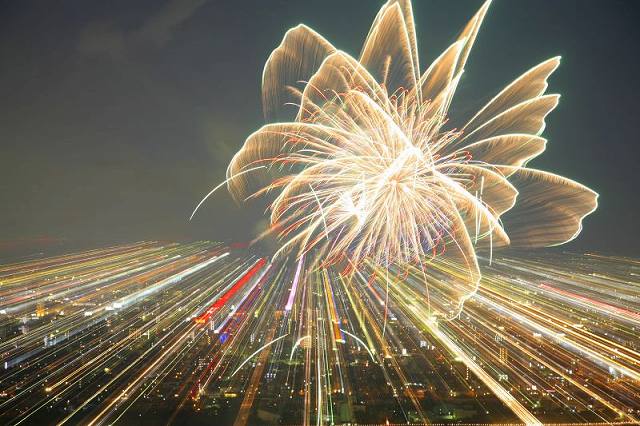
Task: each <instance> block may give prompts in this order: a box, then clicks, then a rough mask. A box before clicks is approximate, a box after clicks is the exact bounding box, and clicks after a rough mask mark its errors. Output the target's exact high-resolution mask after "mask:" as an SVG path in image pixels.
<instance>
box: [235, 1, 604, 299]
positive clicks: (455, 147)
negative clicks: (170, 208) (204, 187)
mask: <svg viewBox="0 0 640 426" xmlns="http://www.w3.org/2000/svg"><path fill="white" fill-rule="evenodd" d="M488 7H489V2H486V3H485V4H484V5H483V6H482V7H481V9H480V10H479V11H478V12H477V13H476V15H475V16H474V17H473V18H472V19H471V20H470V22H469V23H468V24H467V25H466V27H465V28H464V30H463V31H462V33H461V34H460V36H459V37H458V39H457V41H456V42H455V43H453V44H452V45H451V46H450V47H448V48H447V49H446V50H445V51H444V53H442V54H441V55H440V56H439V57H438V58H437V59H436V60H435V61H434V62H433V63H432V64H431V65H430V66H429V67H428V68H427V70H426V71H425V72H424V73H422V74H420V72H419V70H420V67H419V59H418V54H417V45H416V32H415V28H414V23H413V16H412V9H411V2H410V1H408V0H407V1H389V2H387V3H386V4H385V5H384V6H383V7H382V9H381V10H380V12H379V13H378V15H377V17H376V18H375V20H374V22H373V25H372V27H371V30H370V31H369V34H368V36H367V38H366V40H365V43H364V46H363V48H362V52H361V54H360V57H359V59H358V60H356V59H354V58H353V57H351V56H349V55H348V54H347V53H345V52H342V51H339V50H337V49H336V48H334V47H333V46H332V45H331V44H330V43H329V42H328V41H327V40H325V39H324V38H323V37H322V36H320V35H319V34H318V33H316V32H314V31H313V30H311V29H310V28H308V27H307V26H304V25H299V26H297V27H295V28H293V29H291V30H289V31H288V32H287V33H286V35H285V37H284V40H283V41H282V43H281V44H280V46H278V48H277V49H275V50H274V51H273V53H272V54H271V56H270V57H269V59H268V61H267V63H266V66H265V68H264V73H263V88H262V90H263V92H262V96H263V106H264V112H265V117H266V118H267V120H268V121H271V122H272V123H271V124H267V125H266V126H264V127H262V128H261V129H260V130H258V131H257V132H255V133H253V134H252V135H251V136H249V138H248V139H247V140H246V142H245V144H244V146H243V147H242V149H241V150H240V151H239V152H238V153H237V154H236V155H235V157H234V158H233V160H232V162H231V164H230V165H229V168H228V171H227V176H228V179H229V180H228V182H229V189H230V191H231V193H232V194H233V195H234V197H235V198H236V199H238V200H245V199H247V198H251V197H257V196H262V195H265V194H269V193H271V194H273V195H272V197H273V199H272V202H271V203H270V215H271V217H270V219H271V224H272V228H271V231H272V232H276V233H277V234H278V236H279V237H280V238H281V239H282V240H283V241H284V243H283V246H282V249H281V250H282V251H291V250H296V252H297V256H298V257H300V256H302V255H305V254H306V253H309V252H313V253H314V254H313V258H314V259H316V262H318V263H319V264H321V265H328V264H334V263H336V262H341V261H345V260H346V261H348V262H349V263H350V264H351V265H356V266H357V265H359V264H361V263H362V262H364V261H370V262H373V263H374V264H378V265H384V266H386V267H389V266H391V265H396V266H398V265H406V264H407V263H412V264H419V265H420V266H421V269H422V270H424V271H425V278H426V276H427V275H432V276H433V277H432V278H433V279H432V280H428V281H433V282H441V283H442V282H446V285H444V286H443V289H442V291H441V292H444V293H448V296H453V297H454V299H456V300H457V301H458V302H460V301H461V297H464V296H465V295H468V294H469V293H470V292H472V291H473V290H474V289H475V288H476V286H477V283H478V281H479V279H480V271H479V266H478V260H477V253H478V251H479V250H481V249H483V248H487V249H488V250H489V253H491V251H492V250H493V248H499V247H505V246H509V245H510V246H518V247H523V246H524V247H541V246H550V245H557V244H562V243H565V242H567V241H569V240H571V239H573V238H575V236H577V234H578V233H579V232H580V229H581V222H582V219H583V218H584V216H586V215H587V214H589V213H590V212H592V211H593V210H594V209H595V208H596V206H597V194H596V193H595V192H593V191H591V190H590V189H588V188H586V187H584V186H582V185H580V184H579V183H576V182H574V181H572V180H569V179H566V178H564V177H561V176H557V175H554V174H551V173H547V172H544V171H540V170H535V169H531V168H527V167H526V163H527V162H528V161H529V160H531V159H532V158H534V157H536V156H537V155H539V154H540V153H541V152H542V151H544V149H545V144H546V140H545V139H543V138H542V137H540V134H541V133H542V131H543V130H544V127H545V121H544V120H545V117H546V116H547V114H549V112H551V111H552V110H553V109H554V108H555V107H556V105H557V104H558V100H559V95H545V94H544V93H545V91H546V89H547V78H548V77H549V75H551V73H552V72H553V71H554V70H555V69H556V68H557V67H558V65H559V63H560V58H559V57H556V58H552V59H550V60H547V61H545V62H543V63H541V64H539V65H537V66H535V67H533V68H532V69H530V70H529V71H527V72H525V73H524V74H523V75H522V76H521V77H519V78H517V79H516V80H515V81H514V82H513V83H511V84H509V85H508V86H507V87H506V88H505V89H504V90H503V91H501V92H500V93H498V94H497V95H496V96H495V97H494V98H493V99H492V100H491V101H490V102H489V103H488V104H487V105H486V106H485V107H483V108H482V109H481V110H480V111H479V112H478V113H477V114H476V115H475V116H473V117H472V118H471V119H470V120H469V121H468V122H467V124H465V125H464V126H463V127H462V128H461V129H452V128H448V126H447V118H448V111H449V107H450V104H451V101H452V98H453V96H454V93H455V91H456V88H457V86H458V82H459V81H460V78H461V76H462V74H463V71H464V68H465V64H466V62H467V58H468V56H469V52H470V50H471V47H472V46H473V43H474V42H475V40H476V36H477V34H478V30H479V29H480V26H481V23H482V21H483V19H484V17H485V14H486V12H487V9H488ZM292 106H293V108H292ZM287 113H289V114H290V117H287ZM249 170H251V173H248V171H249ZM503 215H504V216H503ZM490 256H491V254H490ZM426 264H428V266H427V265H426ZM457 305H458V306H459V305H460V303H458V304H457ZM449 310H450V309H449ZM454 311H455V310H454Z"/></svg>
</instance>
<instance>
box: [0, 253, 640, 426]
mask: <svg viewBox="0 0 640 426" xmlns="http://www.w3.org/2000/svg"><path fill="white" fill-rule="evenodd" d="M394 274H395V273H394ZM639 274H640V262H638V261H636V260H633V259H628V258H623V257H603V256H598V255H571V254H566V253H562V254H557V253H556V254H553V255H544V254H540V255H536V256H533V257H532V256H527V257H526V258H522V257H497V258H494V262H493V265H492V267H490V268H488V269H487V270H486V271H485V278H484V279H485V280H486V281H485V284H486V286H483V287H482V288H481V289H480V291H479V292H478V294H477V295H476V296H475V297H474V298H473V299H471V300H470V301H468V302H467V304H466V305H465V309H464V311H463V313H462V315H461V316H460V318H459V320H456V321H452V322H448V323H439V324H437V325H436V324H435V323H433V322H431V319H430V318H428V317H427V316H426V315H425V313H424V312H422V311H421V310H420V309H417V307H419V306H420V302H419V300H418V299H419V297H418V296H416V294H415V293H414V287H417V286H419V278H418V277H416V276H415V275H414V271H409V272H408V274H405V273H404V271H402V272H401V271H398V272H397V275H403V277H400V278H399V277H397V276H395V277H394V283H395V282H396V280H398V281H399V280H400V279H401V278H402V284H399V286H398V287H396V286H394V287H392V288H393V290H392V291H393V293H392V294H391V295H390V298H389V299H390V303H389V310H388V313H387V316H386V319H385V314H384V306H383V305H384V297H385V296H384V293H385V289H384V285H383V280H381V279H380V276H379V275H377V274H376V272H375V271H374V270H373V269H369V268H366V269H364V270H362V271H361V273H360V274H357V275H356V276H355V277H354V278H353V279H350V280H349V279H346V278H344V277H341V276H339V275H334V274H332V273H330V272H304V268H300V269H298V268H297V267H295V266H294V265H292V264H291V263H290V262H284V261H283V262H280V263H270V262H265V260H264V258H260V257H258V255H255V254H250V253H248V252H247V251H246V249H241V248H237V249H234V248H230V247H227V246H224V245H221V244H215V243H205V242H199V243H192V244H160V243H156V242H141V243H136V244H130V245H123V246H116V247H109V248H104V249H99V250H91V251H85V252H79V253H72V254H68V255H63V256H57V257H52V258H43V259H38V260H27V261H22V262H18V263H14V264H9V265H5V266H3V267H2V269H1V270H0V280H1V282H2V293H1V294H0V296H1V297H2V303H1V304H0V309H1V311H0V312H2V322H1V323H0V327H1V333H2V346H1V351H2V352H1V353H2V359H3V360H4V366H3V368H2V369H1V374H0V384H1V385H2V394H1V395H0V410H1V412H0V419H2V423H4V424H29V423H31V424H43V423H53V422H55V423H58V424H113V423H122V424H143V423H144V424H162V423H168V424H211V422H212V421H214V422H216V424H307V423H308V424H348V423H350V424H355V423H357V424H385V423H386V422H389V423H390V424H406V423H408V422H409V423H419V424H422V423H425V422H429V423H432V424H438V423H482V424H485V423H509V424H521V423H522V419H532V418H535V419H538V420H539V421H541V422H544V423H545V424H547V423H548V424H556V423H571V424H574V423H575V424H589V423H618V424H621V423H634V422H636V421H637V419H638V418H639V417H640V403H639V401H640V380H639V378H640V369H639V368H638V365H639V364H640V353H639V352H638V351H639V349H640V338H639V336H638V327H640V314H639V313H638V312H639V305H640V303H639V301H638V297H637V296H638V291H637V288H638V287H637V286H638V277H639ZM405 276H406V277H405ZM302 282H306V285H304V286H303V285H300V284H301V283H302ZM218 422H219V423H218Z"/></svg>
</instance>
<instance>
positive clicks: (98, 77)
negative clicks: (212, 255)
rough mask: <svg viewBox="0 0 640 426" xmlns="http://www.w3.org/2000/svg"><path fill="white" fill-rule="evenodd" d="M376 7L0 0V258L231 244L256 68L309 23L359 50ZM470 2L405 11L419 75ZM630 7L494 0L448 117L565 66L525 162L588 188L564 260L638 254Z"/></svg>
mask: <svg viewBox="0 0 640 426" xmlns="http://www.w3.org/2000/svg"><path fill="white" fill-rule="evenodd" d="M382 3H383V0H375V1H374V0H349V1H347V0H325V1H311V0H307V1H283V0H253V1H240V0H209V1H207V0H163V1H148V0H141V1H135V2H132V1H130V0H115V1H109V2H104V1H87V0H65V1H59V2H52V1H47V0H39V1H34V0H21V1H11V0H8V1H2V2H0V64H1V65H0V141H1V143H2V151H1V152H0V196H1V202H2V208H1V210H0V249H2V248H3V247H4V248H5V249H7V248H9V249H10V248H11V247H15V246H16V245H20V244H25V243H26V244H28V243H29V241H33V240H34V239H36V240H37V239H40V238H43V237H45V238H47V239H50V240H53V241H62V242H64V243H65V244H70V245H84V246H99V245H101V244H108V243H116V242H128V241H137V240H141V239H161V240H193V239H205V238H206V239H221V238H222V239H228V240H231V239H237V240H242V239H244V238H246V235H248V234H251V233H252V232H254V230H255V228H256V226H255V225H254V223H256V222H257V218H260V217H261V212H260V211H255V210H256V209H253V211H252V210H251V209H246V208H245V209H242V208H239V207H237V206H235V205H234V204H233V203H232V202H231V200H230V198H229V197H228V195H227V194H226V193H225V192H224V191H221V192H220V193H219V194H218V195H217V196H216V197H215V198H214V199H212V200H211V201H210V202H208V204H207V205H206V208H205V209H203V210H201V212H200V213H199V215H198V216H197V217H196V219H195V220H194V222H191V223H189V222H188V221H187V218H188V216H189V214H190V212H191V210H192V208H193V207H194V205H195V204H196V203H197V202H198V201H199V200H200V198H201V197H202V196H203V195H204V194H205V193H206V192H208V190H209V189H210V188H211V187H213V186H215V185H216V184H217V183H219V182H220V181H221V180H222V179H223V176H224V169H225V167H226V164H227V162H228V160H229V159H230V158H231V156H232V155H233V153H234V151H235V150H237V149H238V148H239V147H240V146H241V144H242V143H243V141H244V138H245V137H246V136H247V135H248V134H249V133H250V132H251V131H253V130H255V129H256V128H258V127H260V126H261V125H262V124H263V123H262V113H261V110H260V93H259V82H260V76H261V72H262V67H263V64H264V62H265V60H266V58H267V56H268V55H269V53H270V52H271V50H272V49H273V48H275V47H276V46H277V45H278V44H279V43H280V40H281V39H282V36H283V35H284V32H285V31H286V30H287V29H288V28H290V27H292V26H294V25H296V24H298V23H300V22H304V23H306V24H307V25H309V26H311V27H312V28H314V29H315V30H317V31H318V32H320V33H321V34H323V35H324V36H325V37H326V38H327V39H328V40H329V41H331V42H332V43H333V44H334V45H335V46H336V47H338V48H340V49H342V50H345V51H347V52H349V53H351V54H353V55H354V56H357V54H358V53H359V51H360V47H361V43H362V42H363V40H364V37H365V35H366V33H367V30H368V28H369V26H370V24H371V22H372V20H373V18H374V16H375V14H376V13H377V11H378V8H379V7H380V6H381V5H382ZM480 4H481V2H480V1H479V0H468V1H466V0H465V1H462V0H460V1H457V0H456V1H453V0H414V13H415V18H416V25H417V31H418V44H419V48H420V50H421V64H422V67H423V68H425V67H426V65H427V64H428V63H429V62H430V61H431V60H432V59H434V58H435V57H436V56H437V55H438V54H439V53H440V52H441V51H442V50H443V49H444V48H445V47H447V46H448V44H449V43H450V42H452V41H453V40H454V39H455V37H456V36H457V34H458V32H459V31H460V30H461V29H462V26H463V25H464V23H466V21H467V19H468V18H470V17H471V16H472V15H473V13H475V11H476V9H477V8H478V7H479V6H480ZM639 18H640V2H638V1H631V0H627V1H614V0H598V1H592V0H558V1H551V0H547V1H533V0H529V1H524V0H495V1H494V3H493V5H492V6H491V9H490V11H489V14H488V16H487V19H486V20H485V22H484V26H483V28H482V30H481V32H480V35H479V38H478V40H477V42H476V45H475V48H474V50H473V52H472V54H471V57H470V60H469V63H468V64H467V67H466V73H465V74H466V75H465V76H464V78H463V81H462V84H461V88H460V89H459V90H458V93H457V98H456V100H455V101H454V104H453V107H452V109H453V111H454V114H460V115H464V114H471V113H472V112H473V111H474V109H475V108H476V107H479V106H481V105H482V104H483V103H484V102H486V101H487V100H488V99H489V98H490V97H491V96H492V95H493V94H495V93H496V92H497V91H498V90H499V89H501V88H502V87H503V86H504V85H505V84H507V83H509V82H510V81H512V80H513V79H514V78H515V77H517V76H519V75H520V74H521V73H522V72H524V71H525V70H526V69H528V68H529V67H531V66H533V65H535V64H537V63H539V62H541V61H542V60H545V59H547V58H549V57H552V56H555V55H562V57H563V62H562V65H561V67H560V69H559V70H558V71H557V72H556V74H555V75H554V77H552V80H551V86H550V92H558V93H561V94H562V95H563V97H562V100H561V103H560V106H559V107H558V109H556V111H555V112H554V113H553V114H552V115H551V116H550V117H549V118H548V120H547V130H546V131H545V134H544V136H545V137H547V138H548V139H549V145H548V148H547V151H546V152H545V153H544V154H543V155H542V156H541V157H540V158H538V159H536V160H534V161H533V162H532V163H531V166H533V167H537V168H542V169H545V170H549V171H553V172H556V173H559V174H562V175H564V176H567V177H570V178H573V179H575V180H578V181H579V182H582V183H584V184H586V185H588V186H590V187H591V188H593V189H594V190H596V191H597V192H599V193H600V200H599V201H600V207H599V210H598V211H597V212H596V213H595V214H593V215H591V216H589V217H588V218H587V219H586V220H585V222H584V225H585V227H584V230H583V232H582V234H581V236H580V237H579V238H578V239H577V240H576V241H574V242H572V243H571V244H570V245H568V248H569V249H572V250H589V251H605V252H613V253H619V254H625V255H631V256H638V255H640V243H639V238H638V236H639V235H640V233H639V232H638V231H639V226H638V221H637V218H638V213H637V212H638V211H639V208H640V202H639V201H638V190H637V187H638V178H637V171H638V167H637V161H638V160H637V158H638V153H639V152H640V149H639V148H638V144H639V141H638V140H637V139H638V137H637V134H638V132H637V131H636V128H637V126H638V122H639V118H638V116H639V113H640V107H639V104H640V102H639V100H638V99H639V95H640V90H639V89H640V79H639V77H638V75H639V74H640V73H639V71H640V67H639V61H640V59H639V58H638V53H639V49H638V42H640V29H639V27H638V25H637V22H639Z"/></svg>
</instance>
